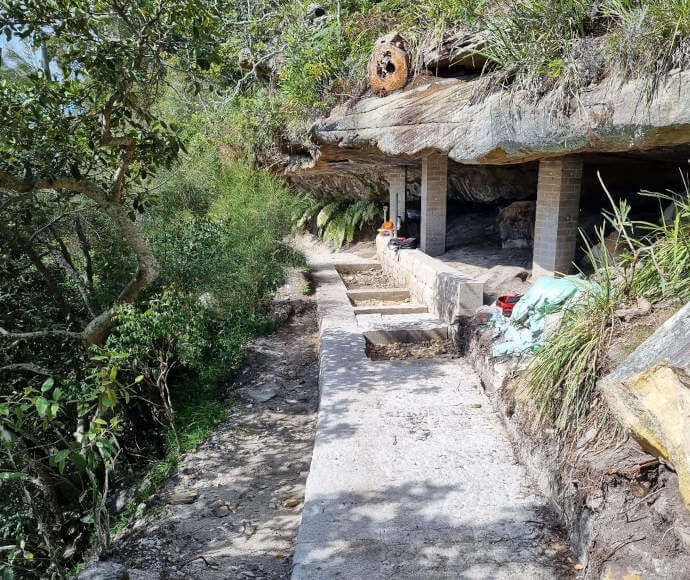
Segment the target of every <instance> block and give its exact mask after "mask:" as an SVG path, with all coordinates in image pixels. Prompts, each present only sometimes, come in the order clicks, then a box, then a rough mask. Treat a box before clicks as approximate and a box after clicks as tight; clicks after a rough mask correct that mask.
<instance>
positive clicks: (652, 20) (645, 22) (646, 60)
mask: <svg viewBox="0 0 690 580" xmlns="http://www.w3.org/2000/svg"><path fill="white" fill-rule="evenodd" d="M601 10H602V12H603V13H604V14H605V15H606V16H607V17H609V18H610V19H611V20H612V25H611V31H612V32H611V39H610V55H611V58H612V60H613V61H614V62H616V63H617V64H618V65H619V67H620V68H621V69H622V70H623V71H624V73H625V75H626V76H628V77H640V76H643V77H646V78H648V79H650V80H651V81H653V82H657V81H658V80H660V78H662V77H663V75H665V74H666V73H667V72H668V71H669V70H671V69H673V68H683V67H685V66H687V64H688V63H689V62H690V2H689V1H688V0H645V1H642V0H605V1H604V2H603V3H602V7H601Z"/></svg>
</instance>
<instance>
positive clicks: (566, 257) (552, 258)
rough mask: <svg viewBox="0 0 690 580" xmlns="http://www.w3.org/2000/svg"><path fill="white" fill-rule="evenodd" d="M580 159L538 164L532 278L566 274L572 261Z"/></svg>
mask: <svg viewBox="0 0 690 580" xmlns="http://www.w3.org/2000/svg"><path fill="white" fill-rule="evenodd" d="M581 187H582V159H580V158H578V157H561V158H559V159H545V160H542V161H540V162H539V183H538V186H537V213H536V218H535V227H534V257H533V263H532V276H533V277H535V278H538V277H539V276H553V275H554V274H556V273H557V272H560V273H563V274H568V273H570V270H571V267H572V261H573V258H574V257H575V246H576V243H577V228H578V216H579V213H580V189H581Z"/></svg>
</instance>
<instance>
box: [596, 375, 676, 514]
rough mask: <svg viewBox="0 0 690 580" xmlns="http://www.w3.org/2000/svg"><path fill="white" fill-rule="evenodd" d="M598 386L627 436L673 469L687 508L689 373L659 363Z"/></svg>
mask: <svg viewBox="0 0 690 580" xmlns="http://www.w3.org/2000/svg"><path fill="white" fill-rule="evenodd" d="M600 387H601V390H602V391H603V393H604V395H605V396H606V399H607V401H608V403H609V405H610V407H611V409H612V411H613V412H614V413H615V415H616V416H617V418H618V420H619V421H620V422H621V424H622V425H623V426H624V427H625V428H626V429H627V430H628V431H629V432H630V434H631V436H632V437H634V438H635V439H636V440H637V441H638V442H639V443H640V445H641V446H642V447H644V448H645V450H647V451H648V452H650V453H652V454H653V455H656V456H657V457H658V458H659V459H660V460H661V461H663V462H664V463H666V464H667V465H668V466H669V467H671V468H673V469H674V470H675V471H676V473H677V474H678V483H679V486H680V492H681V494H682V496H683V500H684V501H685V505H686V507H687V508H688V509H690V375H689V374H688V373H687V372H686V371H685V370H683V369H681V368H678V367H674V366H671V365H669V364H667V363H660V364H657V365H655V366H653V367H651V368H649V369H646V370H644V371H642V372H641V373H639V374H637V375H635V376H633V377H631V378H630V379H628V380H624V381H606V380H605V381H603V382H602V383H600Z"/></svg>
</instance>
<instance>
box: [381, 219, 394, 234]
mask: <svg viewBox="0 0 690 580" xmlns="http://www.w3.org/2000/svg"><path fill="white" fill-rule="evenodd" d="M381 229H382V230H390V231H391V232H392V231H393V222H391V221H387V222H383V225H382V226H381Z"/></svg>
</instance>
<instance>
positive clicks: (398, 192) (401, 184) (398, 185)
mask: <svg viewBox="0 0 690 580" xmlns="http://www.w3.org/2000/svg"><path fill="white" fill-rule="evenodd" d="M387 177H388V194H389V197H390V219H391V221H392V222H393V223H394V224H395V223H397V222H396V219H397V217H398V216H400V220H401V221H403V222H404V221H405V168H404V167H398V166H393V167H391V168H390V169H389V170H388V176H387Z"/></svg>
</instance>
